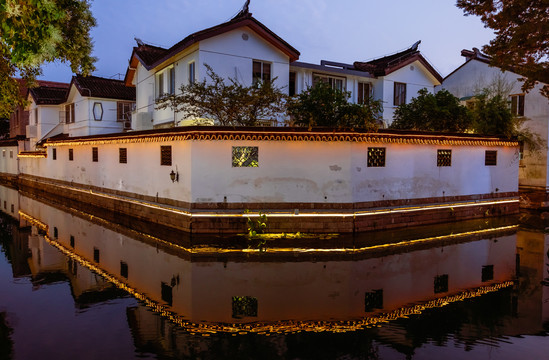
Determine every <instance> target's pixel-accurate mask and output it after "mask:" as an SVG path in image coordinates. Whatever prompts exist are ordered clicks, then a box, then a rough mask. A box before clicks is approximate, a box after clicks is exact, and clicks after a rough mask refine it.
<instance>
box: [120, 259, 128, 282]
mask: <svg viewBox="0 0 549 360" xmlns="http://www.w3.org/2000/svg"><path fill="white" fill-rule="evenodd" d="M120 276H122V277H124V278H126V279H127V278H128V264H127V263H125V262H124V261H121V262H120Z"/></svg>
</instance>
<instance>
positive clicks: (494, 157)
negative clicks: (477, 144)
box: [484, 150, 498, 166]
mask: <svg viewBox="0 0 549 360" xmlns="http://www.w3.org/2000/svg"><path fill="white" fill-rule="evenodd" d="M497 164H498V152H497V150H486V153H485V154H484V165H485V166H496V165H497Z"/></svg>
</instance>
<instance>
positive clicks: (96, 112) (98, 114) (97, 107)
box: [92, 102, 103, 121]
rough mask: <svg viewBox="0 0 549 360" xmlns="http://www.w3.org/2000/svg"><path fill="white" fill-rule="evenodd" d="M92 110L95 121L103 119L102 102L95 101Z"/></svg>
mask: <svg viewBox="0 0 549 360" xmlns="http://www.w3.org/2000/svg"><path fill="white" fill-rule="evenodd" d="M92 112H93V119H94V120H95V121H101V120H103V104H102V103H100V102H94V103H93V108H92Z"/></svg>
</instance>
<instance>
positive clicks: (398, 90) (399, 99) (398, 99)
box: [393, 82, 406, 106]
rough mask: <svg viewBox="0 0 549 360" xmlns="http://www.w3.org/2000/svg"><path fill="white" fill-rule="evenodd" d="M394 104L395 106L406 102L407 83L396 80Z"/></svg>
mask: <svg viewBox="0 0 549 360" xmlns="http://www.w3.org/2000/svg"><path fill="white" fill-rule="evenodd" d="M393 104H394V105H395V106H399V105H403V104H406V84H404V83H399V82H395V92H394V99H393Z"/></svg>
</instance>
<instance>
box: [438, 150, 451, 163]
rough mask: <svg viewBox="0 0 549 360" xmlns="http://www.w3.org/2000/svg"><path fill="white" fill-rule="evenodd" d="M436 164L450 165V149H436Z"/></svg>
mask: <svg viewBox="0 0 549 360" xmlns="http://www.w3.org/2000/svg"><path fill="white" fill-rule="evenodd" d="M437 166H452V150H437Z"/></svg>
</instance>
